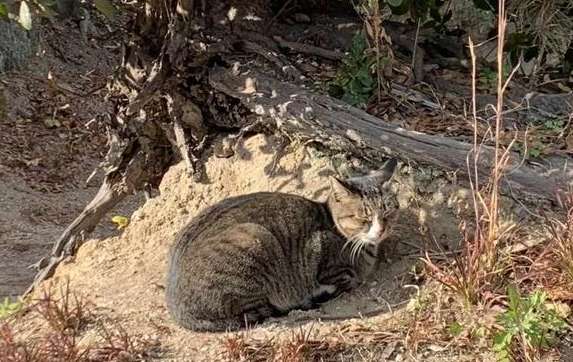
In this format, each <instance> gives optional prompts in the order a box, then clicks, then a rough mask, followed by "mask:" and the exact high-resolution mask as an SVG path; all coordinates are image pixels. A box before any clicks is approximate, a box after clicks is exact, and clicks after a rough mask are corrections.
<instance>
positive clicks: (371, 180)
mask: <svg viewBox="0 0 573 362" xmlns="http://www.w3.org/2000/svg"><path fill="white" fill-rule="evenodd" d="M397 165H398V160H397V159H395V158H391V159H389V160H388V161H386V162H385V163H384V165H382V168H380V169H379V170H377V171H374V172H371V173H370V174H368V175H367V176H362V177H355V178H352V179H349V180H348V182H349V183H352V184H355V185H357V186H358V187H359V188H361V189H369V188H379V187H382V186H383V185H384V184H385V183H386V182H388V181H389V180H390V179H391V178H392V176H393V175H394V172H395V171H396V166H397Z"/></svg>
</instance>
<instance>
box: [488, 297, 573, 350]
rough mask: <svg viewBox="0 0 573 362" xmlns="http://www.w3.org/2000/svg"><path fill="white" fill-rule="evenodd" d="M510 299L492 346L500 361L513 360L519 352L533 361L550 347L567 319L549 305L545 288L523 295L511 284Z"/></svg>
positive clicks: (500, 319)
mask: <svg viewBox="0 0 573 362" xmlns="http://www.w3.org/2000/svg"><path fill="white" fill-rule="evenodd" d="M508 298H509V305H508V309H507V310H506V311H505V312H504V313H502V314H501V315H500V316H499V317H498V322H499V324H500V326H501V328H502V329H501V331H499V332H498V333H497V334H496V335H495V337H494V342H493V349H494V351H495V352H496V353H497V357H498V359H499V361H510V360H511V359H512V358H513V357H515V356H518V355H519V356H522V357H523V358H525V359H526V360H527V361H532V360H533V359H534V358H535V357H536V356H538V355H539V353H540V351H541V350H543V349H546V348H548V347H550V346H551V344H552V343H553V341H554V338H555V335H556V333H558V332H559V331H561V330H562V329H563V328H564V327H565V325H566V324H565V321H564V320H563V318H561V317H560V316H559V315H558V314H557V312H555V311H554V310H552V309H550V308H549V307H548V303H547V295H546V294H545V293H544V292H543V291H535V292H534V293H532V294H531V295H529V296H527V297H522V296H521V295H520V294H519V291H518V290H517V288H515V287H513V286H512V287H509V288H508Z"/></svg>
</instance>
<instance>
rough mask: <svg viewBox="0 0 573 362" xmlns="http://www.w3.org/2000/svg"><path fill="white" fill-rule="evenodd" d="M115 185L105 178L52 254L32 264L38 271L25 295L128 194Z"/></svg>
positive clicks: (70, 253)
mask: <svg viewBox="0 0 573 362" xmlns="http://www.w3.org/2000/svg"><path fill="white" fill-rule="evenodd" d="M115 186H116V185H112V184H110V183H109V182H108V180H105V181H104V182H103V184H102V185H101V187H100V189H99V191H98V193H97V195H96V196H95V197H94V198H93V200H92V201H91V202H90V203H89V204H88V205H87V206H86V208H85V209H84V210H83V211H82V212H81V214H80V215H79V216H78V217H77V218H76V219H75V220H74V221H73V222H72V223H71V224H70V225H69V226H68V227H67V228H66V230H64V232H63V233H62V235H61V236H60V238H59V239H58V241H56V244H55V245H54V247H53V249H52V253H51V255H48V256H46V257H44V258H42V259H41V260H40V261H39V262H38V263H36V264H34V265H32V266H31V267H33V268H36V269H37V270H38V273H37V274H36V276H35V278H34V282H33V283H32V285H31V286H30V287H29V288H28V289H27V290H26V292H24V296H25V295H27V294H29V293H31V292H32V291H33V290H34V289H35V288H36V287H38V285H39V284H40V283H41V282H42V281H44V280H46V279H48V278H50V277H51V276H52V275H53V274H54V272H55V270H56V267H57V266H58V265H59V264H60V263H61V262H62V261H63V260H64V259H65V258H66V257H68V256H70V255H73V254H75V252H76V250H77V248H78V247H79V246H80V245H81V244H82V243H83V242H84V238H85V236H86V234H87V233H90V232H91V231H92V230H93V229H94V228H95V227H96V225H97V224H98V223H99V221H100V220H101V219H102V218H103V217H104V215H105V214H107V213H108V212H109V211H110V210H111V209H113V208H114V207H115V206H116V205H117V204H118V203H119V202H121V201H122V200H123V199H124V198H125V197H126V196H127V193H126V192H124V190H122V188H117V187H115Z"/></svg>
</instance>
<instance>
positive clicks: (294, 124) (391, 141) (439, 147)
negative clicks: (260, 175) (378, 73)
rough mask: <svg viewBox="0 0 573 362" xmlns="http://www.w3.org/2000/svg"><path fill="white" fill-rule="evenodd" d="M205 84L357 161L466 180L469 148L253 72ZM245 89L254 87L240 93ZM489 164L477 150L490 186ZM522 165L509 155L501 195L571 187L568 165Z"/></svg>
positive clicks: (547, 194) (548, 194)
mask: <svg viewBox="0 0 573 362" xmlns="http://www.w3.org/2000/svg"><path fill="white" fill-rule="evenodd" d="M249 78H250V79H249ZM210 84H211V85H212V86H213V88H215V89H217V90H219V91H221V92H223V93H225V94H227V95H229V96H232V97H234V98H237V99H239V100H240V101H241V102H242V103H243V104H244V105H245V106H246V107H248V108H249V109H250V110H251V111H252V112H254V113H256V114H257V115H259V116H260V118H261V119H262V120H263V121H264V122H266V123H268V124H270V125H271V126H273V127H275V128H277V129H280V130H281V132H283V133H287V134H289V135H291V136H292V137H299V138H303V139H306V140H316V141H317V142H320V143H322V144H323V145H325V146H327V147H329V148H332V149H336V150H342V151H347V152H351V153H353V154H355V155H356V156H359V157H368V158H374V159H379V160H380V159H382V158H383V157H385V156H387V155H393V156H395V157H398V158H401V159H403V160H405V161H406V160H408V161H414V162H418V163H422V164H426V165H432V166H436V167H440V168H442V169H445V170H449V171H455V172H461V173H462V174H465V175H468V154H469V153H470V152H471V151H472V149H473V145H471V144H468V143H463V142H459V141H455V140H452V139H449V138H446V137H441V136H433V135H426V134H423V133H419V132H413V131H408V130H406V129H403V128H400V127H398V126H395V125H392V124H389V123H387V122H384V121H383V120H381V119H378V118H376V117H374V116H372V115H370V114H368V113H366V112H364V111H362V110H360V109H357V108H354V107H351V106H349V105H348V104H346V103H343V102H341V101H339V100H337V99H334V98H332V97H329V96H326V95H318V94H313V93H311V92H309V91H308V90H306V89H303V88H301V87H300V86H297V85H294V84H290V83H287V82H282V81H279V80H277V79H274V78H272V77H269V76H267V75H264V74H262V73H260V72H256V71H255V70H253V69H249V72H248V73H247V72H236V71H235V72H234V71H232V70H229V69H223V68H216V69H213V70H212V71H211V73H210ZM246 84H251V85H252V84H254V87H253V86H249V87H245V85H246ZM493 159H494V156H493V148H492V147H489V146H485V145H484V146H481V147H480V153H479V157H478V172H479V177H480V179H481V180H483V181H486V182H487V181H488V180H489V176H490V170H491V166H492V160H493ZM521 161H522V159H521V157H520V156H519V155H518V154H517V153H512V154H511V157H510V161H509V164H508V165H507V169H506V174H505V177H504V182H503V184H504V189H505V191H506V192H508V193H512V194H515V193H518V194H522V195H526V196H535V197H542V198H545V199H549V200H554V198H555V195H556V192H557V191H558V190H561V189H566V188H567V187H568V186H570V187H573V166H572V165H571V164H570V163H567V162H566V161H567V160H565V159H562V158H554V159H552V160H550V162H544V163H543V164H539V165H532V164H527V163H522V162H521ZM471 167H472V168H473V163H472V166H471ZM465 179H467V178H462V179H461V180H462V182H463V181H464V180H465Z"/></svg>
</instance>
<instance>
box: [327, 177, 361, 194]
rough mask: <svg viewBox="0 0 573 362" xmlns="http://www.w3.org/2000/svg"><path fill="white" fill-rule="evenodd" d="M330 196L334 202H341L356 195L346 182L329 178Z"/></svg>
mask: <svg viewBox="0 0 573 362" xmlns="http://www.w3.org/2000/svg"><path fill="white" fill-rule="evenodd" d="M329 179H330V195H331V196H332V197H334V199H335V200H341V199H344V198H347V197H351V196H353V195H355V194H356V192H355V190H354V189H353V188H352V187H351V186H350V184H348V183H347V182H346V181H342V180H339V179H338V178H336V177H334V176H330V177H329Z"/></svg>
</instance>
